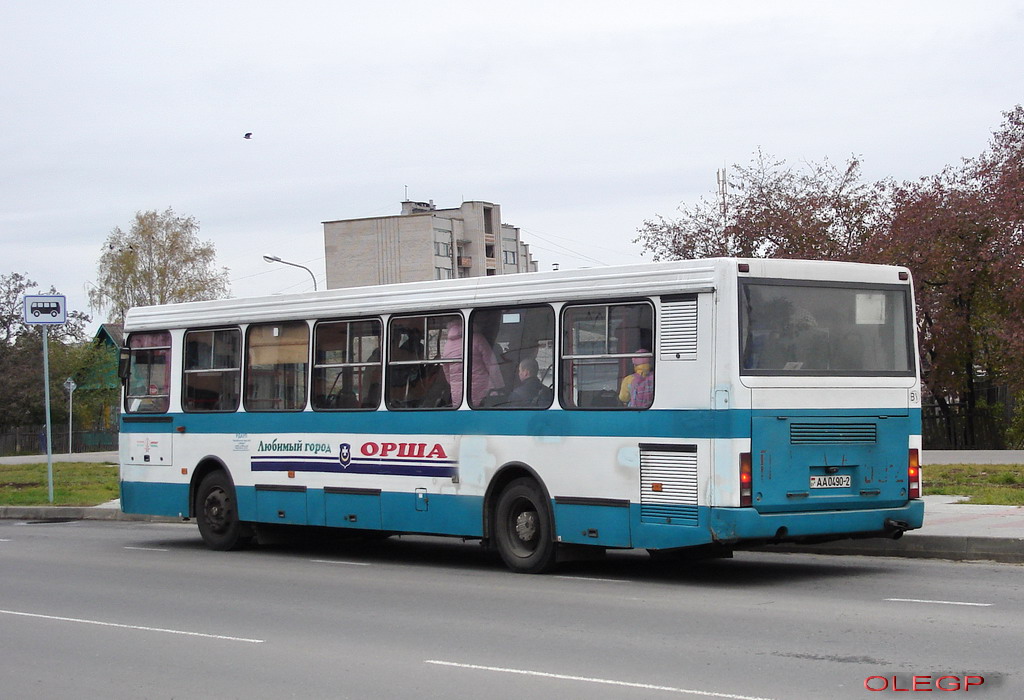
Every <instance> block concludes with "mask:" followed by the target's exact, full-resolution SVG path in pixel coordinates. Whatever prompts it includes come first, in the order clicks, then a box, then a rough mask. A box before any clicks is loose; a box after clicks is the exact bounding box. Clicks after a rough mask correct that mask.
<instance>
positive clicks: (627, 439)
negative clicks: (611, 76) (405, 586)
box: [120, 258, 924, 573]
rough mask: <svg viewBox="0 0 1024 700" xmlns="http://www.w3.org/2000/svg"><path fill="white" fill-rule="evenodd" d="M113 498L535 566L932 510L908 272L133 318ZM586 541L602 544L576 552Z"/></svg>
mask: <svg viewBox="0 0 1024 700" xmlns="http://www.w3.org/2000/svg"><path fill="white" fill-rule="evenodd" d="M125 332H126V342H125V347H124V348H123V350H122V356H121V363H120V365H121V371H120V373H121V377H122V380H123V385H124V391H123V411H122V418H121V434H120V489H121V507H122V509H123V510H124V511H125V512H126V513H142V514H151V515H158V516H172V517H181V518H183V519H189V518H195V520H196V522H197V524H198V529H199V533H200V535H201V536H202V539H203V540H204V542H205V543H206V544H207V545H208V546H209V547H211V548H213V549H216V550H231V549H235V548H238V547H242V546H244V545H246V544H247V543H249V542H250V541H251V540H252V539H253V537H254V534H258V529H259V528H260V526H262V525H265V524H280V525H296V526H317V527H320V528H339V529H344V530H346V531H348V534H356V533H359V534H363V535H366V536H374V537H376V536H387V535H394V534H402V533H416V534H431V535H442V536H455V537H461V538H466V539H479V540H480V541H482V543H483V544H485V545H486V546H488V547H489V548H491V549H496V550H497V552H498V553H499V554H500V556H501V558H502V560H503V561H504V562H505V564H506V565H507V566H508V567H509V568H510V569H512V570H513V571H516V572H524V573H537V572H542V571H546V570H548V569H549V568H550V567H551V566H552V565H553V564H555V563H556V562H558V561H559V560H560V559H561V558H563V557H565V556H571V555H573V554H574V553H575V554H577V555H578V554H579V553H580V552H600V551H603V550H608V549H628V548H644V549H647V550H649V551H650V552H651V553H652V555H659V556H666V557H680V558H682V557H687V556H690V555H701V556H730V555H731V553H732V550H733V549H734V548H736V547H737V546H741V545H742V546H746V545H754V544H764V543H817V542H824V541H829V540H836V539H845V538H865V537H890V538H896V537H899V536H901V535H902V534H903V533H904V532H905V531H907V530H910V529H913V528H918V527H920V526H921V524H922V522H923V518H924V506H923V502H922V500H921V472H920V466H919V451H920V449H921V385H920V378H919V371H918V360H917V352H916V347H917V346H916V324H915V320H914V295H913V285H912V281H911V275H910V272H909V271H908V270H907V269H905V268H902V267H892V266H882V265H867V264H857V263H843V262H826V261H807V260H777V259H725V258H723V259H709V260H688V261H677V262H663V263H648V264H639V265H629V266H621V267H606V268H595V269H584V270H560V271H552V272H535V273H525V274H516V275H500V276H492V277H478V278H467V279H455V280H440V281H432V282H413V283H402V284H393V285H382V286H371V287H355V288H345V289H331V290H326V291H319V292H311V293H302V294H290V295H281V296H268V297H262V298H243V299H226V300H218V301H205V302H192V303H183V304H171V305H164V306H152V307H142V308H134V309H131V310H130V311H129V312H128V314H127V317H126V319H125ZM585 548H590V549H585Z"/></svg>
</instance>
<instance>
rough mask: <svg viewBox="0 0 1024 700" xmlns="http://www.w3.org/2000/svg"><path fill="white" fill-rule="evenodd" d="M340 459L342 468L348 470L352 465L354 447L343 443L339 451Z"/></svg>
mask: <svg viewBox="0 0 1024 700" xmlns="http://www.w3.org/2000/svg"><path fill="white" fill-rule="evenodd" d="M338 452H339V456H338V459H339V460H340V461H341V466H342V467H343V468H345V469H348V465H350V464H352V445H350V444H348V443H347V442H343V443H341V447H340V448H339V449H338Z"/></svg>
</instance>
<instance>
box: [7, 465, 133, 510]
mask: <svg viewBox="0 0 1024 700" xmlns="http://www.w3.org/2000/svg"><path fill="white" fill-rule="evenodd" d="M118 496H119V493H118V472H117V465H116V464H96V463H93V462H55V463H54V465H53V505H56V506H95V505H99V504H100V503H106V502H107V501H111V500H113V499H115V498H117V497H118ZM49 503H50V501H49V493H48V487H47V483H46V463H45V462H43V463H42V464H0V505H2V506H44V505H49Z"/></svg>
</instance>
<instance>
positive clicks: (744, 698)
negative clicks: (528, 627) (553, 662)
mask: <svg viewBox="0 0 1024 700" xmlns="http://www.w3.org/2000/svg"><path fill="white" fill-rule="evenodd" d="M423 663H427V664H433V665H435V666H451V667H453V668H464V669H469V670H473V671H493V672H496V673H514V674H517V675H520V676H534V677H537V678H552V679H555V680H560V681H579V682H581V683H598V684H601V685H614V686H619V687H623V688H639V689H641V690H660V691H662V692H666V693H678V694H680V695H700V696H703V697H708V698H728V699H729V700H771V699H770V698H763V697H755V696H752V695H734V694H732V693H715V692H713V691H710V690H693V689H690V688H675V687H673V686H670V685H652V684H650V683H630V682H629V681H615V680H610V679H607V678H590V677H587V676H570V675H566V674H563V673H545V672H543V671H528V670H525V669H520V668H502V667H500V666H478V665H476V664H459V663H455V662H453V661H437V660H434V659H428V660H427V661H424V662H423Z"/></svg>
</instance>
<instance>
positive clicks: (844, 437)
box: [789, 423, 878, 445]
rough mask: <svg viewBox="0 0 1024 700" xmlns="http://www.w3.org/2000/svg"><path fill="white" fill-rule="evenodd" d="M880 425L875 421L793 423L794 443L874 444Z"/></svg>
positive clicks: (791, 426) (791, 436)
mask: <svg viewBox="0 0 1024 700" xmlns="http://www.w3.org/2000/svg"><path fill="white" fill-rule="evenodd" d="M877 433H878V426H876V425H875V424H874V423H792V424H790V426H789V442H790V444H792V445H873V444H874V443H875V442H876V440H877Z"/></svg>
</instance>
